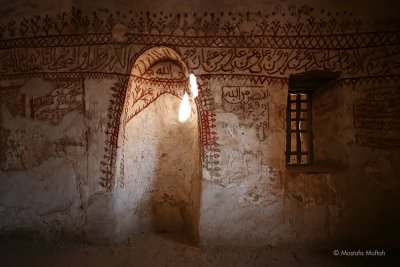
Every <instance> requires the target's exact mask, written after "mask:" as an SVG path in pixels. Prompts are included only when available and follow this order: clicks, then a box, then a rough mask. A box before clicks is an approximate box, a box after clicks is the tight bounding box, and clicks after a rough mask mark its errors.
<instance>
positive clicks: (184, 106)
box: [178, 92, 192, 122]
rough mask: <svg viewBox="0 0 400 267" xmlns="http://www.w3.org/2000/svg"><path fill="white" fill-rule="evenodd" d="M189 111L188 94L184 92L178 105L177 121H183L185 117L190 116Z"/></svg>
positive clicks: (190, 109) (190, 110)
mask: <svg viewBox="0 0 400 267" xmlns="http://www.w3.org/2000/svg"><path fill="white" fill-rule="evenodd" d="M190 113H192V108H191V107H190V102H189V96H188V94H187V93H186V92H185V94H184V96H183V98H182V102H181V105H180V107H179V116H178V120H179V122H185V121H187V119H189V117H190Z"/></svg>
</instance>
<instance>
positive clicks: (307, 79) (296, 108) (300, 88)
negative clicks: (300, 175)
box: [286, 71, 340, 166]
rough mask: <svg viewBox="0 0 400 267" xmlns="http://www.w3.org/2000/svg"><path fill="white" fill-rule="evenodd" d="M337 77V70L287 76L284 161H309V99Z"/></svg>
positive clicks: (311, 149) (299, 163)
mask: <svg viewBox="0 0 400 267" xmlns="http://www.w3.org/2000/svg"><path fill="white" fill-rule="evenodd" d="M339 76H340V73H339V72H331V71H309V72H305V73H300V74H295V75H292V76H291V77H290V78H289V90H288V97H287V113H286V164H287V165H294V166H296V165H311V164H312V163H313V134H312V129H313V125H312V99H313V92H314V91H316V90H321V89H322V88H323V87H325V86H327V85H328V84H329V83H331V82H333V81H334V80H336V79H337V78H338V77H339Z"/></svg>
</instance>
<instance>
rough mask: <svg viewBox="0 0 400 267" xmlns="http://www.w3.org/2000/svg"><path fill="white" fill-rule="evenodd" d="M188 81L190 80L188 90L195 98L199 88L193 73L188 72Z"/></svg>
mask: <svg viewBox="0 0 400 267" xmlns="http://www.w3.org/2000/svg"><path fill="white" fill-rule="evenodd" d="M189 81H190V91H192V95H193V98H196V97H197V96H198V94H199V89H198V88H197V79H196V76H194V74H193V73H190V75H189Z"/></svg>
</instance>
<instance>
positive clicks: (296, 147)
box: [286, 90, 312, 165]
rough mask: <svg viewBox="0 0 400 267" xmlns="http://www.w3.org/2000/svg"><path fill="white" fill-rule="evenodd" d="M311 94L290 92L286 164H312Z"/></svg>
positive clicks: (307, 92)
mask: <svg viewBox="0 0 400 267" xmlns="http://www.w3.org/2000/svg"><path fill="white" fill-rule="evenodd" d="M311 115H312V112H311V93H310V92H309V91H293V90H289V94H288V101H287V120H286V164H288V165H308V164H311V163H312V135H311V129H312V128H311Z"/></svg>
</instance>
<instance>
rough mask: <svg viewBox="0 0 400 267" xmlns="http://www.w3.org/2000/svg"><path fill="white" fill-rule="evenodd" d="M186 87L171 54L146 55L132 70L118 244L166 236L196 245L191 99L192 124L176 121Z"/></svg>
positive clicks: (197, 163) (197, 170)
mask: <svg viewBox="0 0 400 267" xmlns="http://www.w3.org/2000/svg"><path fill="white" fill-rule="evenodd" d="M188 84H189V83H188V70H187V69H186V66H185V65H184V64H183V62H182V60H181V58H180V56H179V55H178V54H177V53H176V52H175V51H174V50H172V49H170V48H166V47H158V48H152V49H149V50H147V51H145V52H144V53H143V54H142V55H141V56H139V58H138V59H137V60H136V62H135V63H134V65H133V67H132V72H131V78H130V80H129V83H128V88H127V93H126V97H125V103H124V110H123V114H122V118H121V129H120V135H119V142H118V143H119V147H120V149H119V156H118V163H117V164H119V167H120V168H119V173H117V184H116V185H117V186H116V190H115V191H116V197H117V200H118V201H117V209H116V210H117V221H118V227H117V232H118V233H117V234H119V236H120V237H121V238H124V237H127V236H129V235H130V234H135V233H141V232H170V233H184V234H186V235H188V236H189V237H190V238H191V239H192V240H194V241H197V240H198V222H199V207H200V203H199V202H200V191H201V190H200V186H201V184H200V180H201V160H200V149H199V138H200V136H199V135H200V133H199V126H198V115H197V108H196V105H195V103H194V101H193V99H191V107H192V113H191V116H190V118H189V119H188V120H187V121H186V122H183V123H181V122H179V121H178V111H179V107H180V103H181V98H182V97H183V94H184V92H185V91H186V92H188V90H189V89H188ZM117 166H118V165H117ZM118 177H119V178H118Z"/></svg>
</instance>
